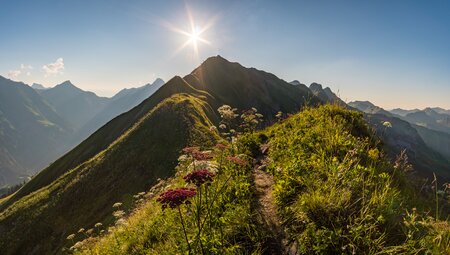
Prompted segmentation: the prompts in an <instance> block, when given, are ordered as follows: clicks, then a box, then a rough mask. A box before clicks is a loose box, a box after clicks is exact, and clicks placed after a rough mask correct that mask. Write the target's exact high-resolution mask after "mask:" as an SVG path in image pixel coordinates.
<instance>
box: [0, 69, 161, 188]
mask: <svg viewBox="0 0 450 255" xmlns="http://www.w3.org/2000/svg"><path fill="white" fill-rule="evenodd" d="M162 84H164V82H163V81H162V80H161V79H157V80H156V81H155V82H154V83H153V84H147V85H145V86H142V87H139V88H132V89H124V90H122V91H120V92H119V93H117V94H116V95H115V96H114V97H112V98H106V97H99V96H97V95H96V94H94V93H93V92H89V91H84V90H81V89H79V88H77V87H76V86H75V85H73V84H72V83H71V82H70V81H65V82H63V83H61V84H59V85H56V86H55V87H52V88H45V87H44V86H42V85H40V84H36V83H34V84H33V85H32V86H31V87H30V86H28V85H26V84H23V83H20V82H14V81H11V80H9V79H6V78H3V77H1V76H0V101H1V102H0V141H1V143H0V189H1V188H2V187H7V186H11V185H14V184H17V183H20V182H23V181H25V180H26V179H27V178H29V177H30V176H31V175H33V174H35V173H36V172H37V171H39V170H41V169H42V168H44V167H46V166H47V165H48V164H49V163H50V162H52V161H54V160H55V159H57V158H58V157H59V156H61V155H62V154H63V153H64V152H66V151H67V150H68V149H70V148H72V147H73V146H74V145H76V144H78V143H79V142H80V141H82V140H83V139H85V138H86V137H87V136H89V135H90V134H92V132H94V131H95V130H96V129H98V128H99V127H101V126H102V125H104V124H105V123H106V122H108V121H109V120H111V119H112V118H114V117H116V116H117V115H119V114H121V113H123V112H126V111H128V110H130V109H131V108H133V107H135V106H136V105H138V104H139V103H140V102H142V100H144V99H145V98H147V97H149V96H150V95H151V94H153V93H154V92H155V91H156V90H158V89H159V88H160V87H161V86H162ZM1 193H2V192H0V194H1Z"/></svg>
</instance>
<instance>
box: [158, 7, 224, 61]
mask: <svg viewBox="0 0 450 255" xmlns="http://www.w3.org/2000/svg"><path fill="white" fill-rule="evenodd" d="M186 12H187V16H188V22H189V23H188V24H189V29H182V28H179V27H176V26H174V25H172V24H170V23H165V25H166V26H167V27H168V28H169V29H170V30H171V31H173V32H176V33H178V34H182V35H184V36H186V41H185V42H184V43H183V44H182V45H181V46H180V47H179V48H178V49H176V50H175V52H174V54H177V53H178V52H180V51H181V50H183V49H185V48H186V47H188V46H192V48H193V51H194V55H195V57H196V58H198V55H199V45H200V44H207V45H210V44H211V43H210V41H208V40H207V39H205V38H204V33H205V31H207V30H208V29H209V28H211V26H212V25H213V24H214V20H215V19H216V17H213V18H212V19H211V20H209V21H208V22H206V23H205V24H204V25H203V26H199V24H197V23H196V22H195V20H194V18H193V15H192V13H191V11H190V10H189V8H188V7H186Z"/></svg>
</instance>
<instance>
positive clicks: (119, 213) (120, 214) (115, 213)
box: [113, 210, 125, 218]
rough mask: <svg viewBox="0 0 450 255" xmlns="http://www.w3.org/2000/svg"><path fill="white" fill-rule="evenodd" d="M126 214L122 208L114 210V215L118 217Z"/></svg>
mask: <svg viewBox="0 0 450 255" xmlns="http://www.w3.org/2000/svg"><path fill="white" fill-rule="evenodd" d="M124 215H125V212H124V211H122V210H118V211H115V212H113V216H114V217H116V218H121V217H122V216H124Z"/></svg>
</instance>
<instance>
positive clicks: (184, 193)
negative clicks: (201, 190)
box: [156, 188, 197, 209]
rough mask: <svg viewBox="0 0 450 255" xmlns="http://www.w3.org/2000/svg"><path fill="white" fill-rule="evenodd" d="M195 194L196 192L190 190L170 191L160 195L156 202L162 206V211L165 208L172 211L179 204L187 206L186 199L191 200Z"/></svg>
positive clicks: (187, 201)
mask: <svg viewBox="0 0 450 255" xmlns="http://www.w3.org/2000/svg"><path fill="white" fill-rule="evenodd" d="M196 194H197V192H196V191H195V189H192V188H178V189H170V190H168V191H166V192H164V193H162V194H161V195H160V196H159V198H158V199H157V200H156V201H158V202H159V203H161V204H162V208H163V209H165V208H167V207H170V208H172V209H173V208H175V207H178V206H179V205H181V204H188V203H189V200H188V199H189V198H192V197H193V196H195V195H196Z"/></svg>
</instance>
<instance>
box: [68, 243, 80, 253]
mask: <svg viewBox="0 0 450 255" xmlns="http://www.w3.org/2000/svg"><path fill="white" fill-rule="evenodd" d="M81 246H83V243H82V242H77V243H75V244H74V245H73V246H72V247H70V249H71V250H72V251H73V250H77V249H79V248H81Z"/></svg>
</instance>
